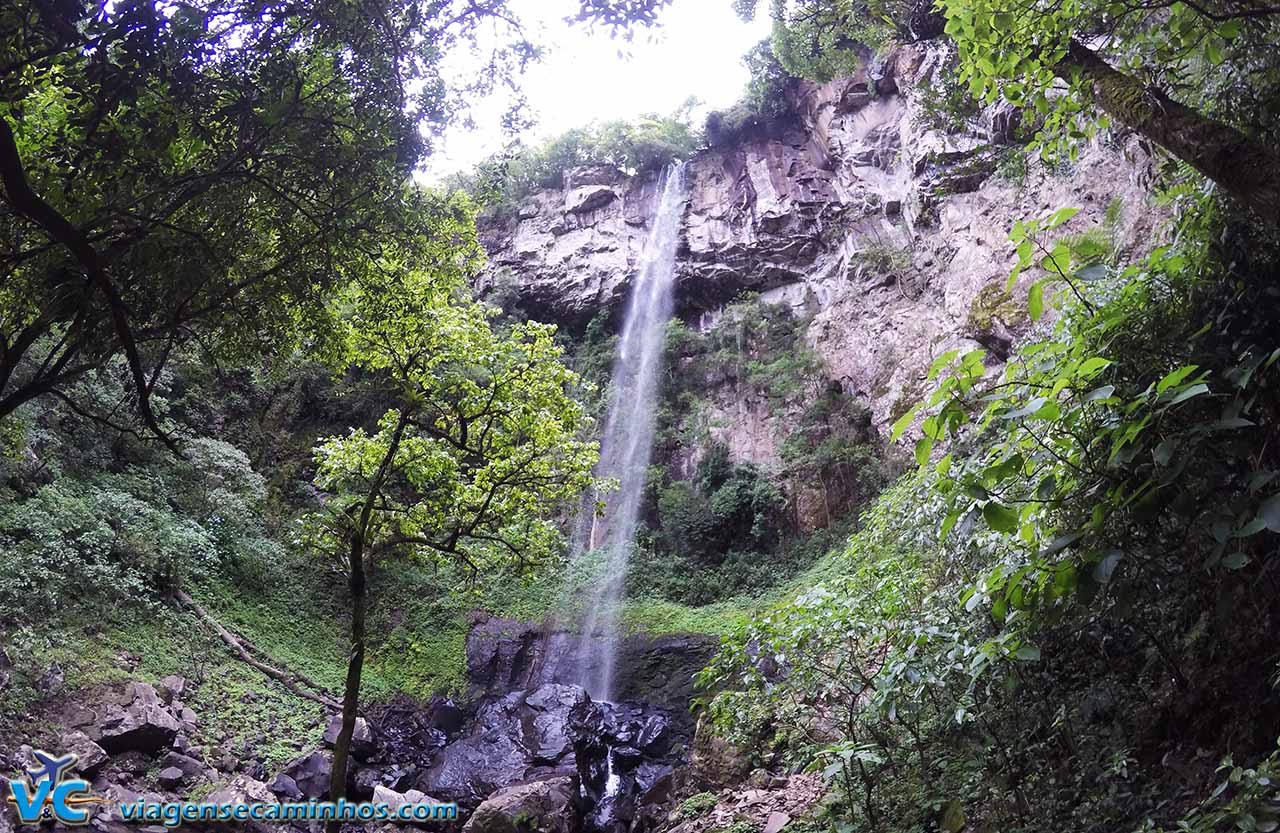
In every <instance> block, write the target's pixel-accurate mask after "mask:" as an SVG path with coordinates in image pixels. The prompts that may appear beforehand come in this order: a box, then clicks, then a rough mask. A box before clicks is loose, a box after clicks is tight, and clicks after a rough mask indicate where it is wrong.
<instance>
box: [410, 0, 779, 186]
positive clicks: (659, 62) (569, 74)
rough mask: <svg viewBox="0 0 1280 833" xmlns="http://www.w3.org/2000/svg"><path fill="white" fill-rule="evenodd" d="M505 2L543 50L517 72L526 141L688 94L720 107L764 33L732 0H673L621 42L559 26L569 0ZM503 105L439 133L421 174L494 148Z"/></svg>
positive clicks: (488, 106) (573, 7)
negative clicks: (526, 114) (654, 22)
mask: <svg viewBox="0 0 1280 833" xmlns="http://www.w3.org/2000/svg"><path fill="white" fill-rule="evenodd" d="M511 7H512V8H513V10H515V11H516V12H517V13H518V15H519V16H520V18H521V19H522V20H523V21H525V23H526V24H527V25H528V26H529V27H530V31H531V32H533V33H534V34H533V37H532V39H533V40H534V41H535V42H537V43H540V44H544V45H545V46H546V47H547V55H546V57H544V58H543V60H542V61H541V62H539V63H538V64H536V65H533V66H532V67H531V68H530V69H529V71H528V72H527V73H526V74H525V76H524V81H523V89H524V92H525V96H526V98H527V99H528V102H529V107H530V110H531V111H532V115H533V116H534V117H535V118H536V119H537V124H536V125H535V126H534V127H533V128H532V129H531V130H530V131H528V132H527V133H525V134H524V136H523V138H524V140H525V141H526V142H530V141H536V140H538V139H544V138H548V137H550V136H554V135H557V134H559V133H562V132H564V131H565V130H568V129H569V128H571V127H578V126H581V125H585V124H587V123H589V122H592V121H608V120H610V119H630V118H634V117H636V116H639V115H641V114H643V113H661V114H668V113H671V112H672V111H674V110H675V109H676V108H678V107H679V106H680V105H681V104H682V103H684V101H685V99H687V98H688V97H689V96H691V95H692V96H695V97H697V98H698V99H700V100H702V101H703V102H704V104H705V109H706V110H710V109H718V108H723V107H727V106H729V105H731V104H733V103H734V102H735V101H737V100H738V98H739V96H740V95H741V94H742V90H743V87H744V86H745V85H746V83H747V70H746V67H745V66H744V65H743V63H742V56H743V55H744V54H745V53H746V52H747V50H749V49H750V48H751V47H752V46H754V45H755V44H756V43H758V42H759V41H760V40H761V39H762V38H765V37H767V36H768V34H769V16H768V15H767V14H760V15H757V17H756V20H755V21H753V22H752V23H743V22H742V21H741V20H739V19H738V16H737V15H736V14H734V11H733V3H732V0H674V2H673V3H672V4H671V5H670V6H668V7H667V8H666V9H664V10H663V11H662V12H661V15H660V18H659V24H660V26H659V27H658V28H655V29H653V30H651V31H650V32H648V33H646V32H645V31H643V30H639V31H637V33H636V35H635V38H634V40H633V41H632V42H631V43H627V42H625V41H623V40H621V39H620V38H619V39H617V40H614V39H611V38H610V37H609V35H608V33H607V32H606V31H596V32H591V31H588V30H587V29H586V28H585V27H584V26H582V25H577V26H571V25H569V24H567V23H565V22H564V18H566V17H568V16H569V15H571V14H573V13H574V12H576V11H577V9H578V7H579V5H578V0H511ZM620 50H621V52H622V54H619V53H620ZM505 106H506V101H505V99H502V100H494V101H489V102H484V103H481V104H478V105H476V106H475V108H474V110H473V113H472V117H473V119H474V121H475V122H476V126H475V128H474V129H471V130H467V129H465V128H454V129H453V131H451V132H450V133H449V134H447V135H446V136H445V139H444V142H443V146H441V147H438V148H437V150H436V152H435V153H434V154H433V156H432V159H431V161H430V163H429V167H428V170H427V171H426V172H425V176H424V178H425V179H428V180H431V179H436V178H437V177H440V176H443V175H445V174H448V173H451V172H453V171H457V170H462V169H467V168H470V167H472V166H473V165H475V164H476V163H477V162H479V161H481V160H482V159H484V158H485V157H487V156H488V155H490V154H492V153H494V152H496V151H498V150H501V149H502V146H503V144H504V137H503V135H502V130H501V117H502V113H503V112H504V110H505ZM702 112H705V110H704V111H702Z"/></svg>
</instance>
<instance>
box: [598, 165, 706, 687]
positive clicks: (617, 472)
mask: <svg viewBox="0 0 1280 833" xmlns="http://www.w3.org/2000/svg"><path fill="white" fill-rule="evenodd" d="M684 204H685V185H684V168H683V166H682V165H681V164H680V163H676V164H674V165H672V166H671V167H669V168H668V169H667V170H666V171H665V172H664V175H663V178H662V180H661V182H660V197H659V200H658V210H657V213H656V215H655V216H654V219H653V228H651V229H650V231H649V237H648V239H647V240H646V241H645V245H644V250H643V252H642V254H641V263H640V269H639V274H638V275H637V276H636V279H635V281H634V282H633V284H632V287H631V297H630V299H629V300H628V302H627V311H626V318H625V320H624V321H623V325H622V333H621V336H620V338H619V341H618V348H617V353H616V355H615V356H614V363H613V394H612V398H611V399H610V402H609V413H608V416H607V417H606V419H605V424H604V431H603V434H602V436H601V441H600V463H599V465H598V467H597V469H596V473H597V475H598V476H599V477H602V478H613V479H616V480H617V482H618V490H617V491H616V492H614V493H612V494H610V495H608V496H607V499H606V502H605V510H604V514H603V515H600V516H597V515H596V514H595V512H594V507H588V509H586V510H584V512H586V513H587V514H586V515H585V516H584V518H583V519H582V521H583V522H582V523H581V524H580V525H579V528H580V533H579V541H578V549H579V551H580V552H585V551H588V550H594V549H598V548H601V547H603V548H604V550H605V563H604V571H603V573H602V574H601V576H600V578H599V579H598V584H597V587H596V590H597V592H596V594H595V599H594V605H593V606H592V608H591V609H590V611H589V612H588V613H587V616H586V618H585V620H584V622H583V626H582V650H581V652H580V659H581V663H582V666H581V667H582V669H583V679H582V680H581V681H580V682H581V685H582V687H583V688H585V689H586V690H587V692H588V693H589V694H590V695H591V696H592V697H593V698H595V699H597V700H609V699H610V697H611V695H612V693H613V691H612V689H613V668H614V663H615V660H616V654H617V642H618V606H619V603H620V602H621V600H622V582H623V578H624V577H625V575H626V569H627V556H628V554H629V551H630V549H631V546H632V544H633V542H634V541H635V533H636V524H637V522H638V521H639V515H640V497H641V494H642V493H643V491H644V486H645V479H646V477H647V474H648V468H649V456H650V453H651V452H652V450H653V432H654V415H655V412H656V410H657V398H658V377H659V373H660V370H661V367H662V348H663V342H664V340H665V334H666V325H667V321H668V319H670V318H671V313H672V307H673V299H672V294H673V293H672V288H673V283H674V277H675V261H676V247H677V245H678V244H679V239H680V222H681V218H682V217H683V214H684Z"/></svg>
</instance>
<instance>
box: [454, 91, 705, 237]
mask: <svg viewBox="0 0 1280 833" xmlns="http://www.w3.org/2000/svg"><path fill="white" fill-rule="evenodd" d="M695 103H696V102H694V101H693V100H690V101H688V102H686V103H685V105H684V106H683V107H681V108H680V109H679V110H677V111H676V112H675V113H672V114H671V115H669V116H660V115H658V114H656V113H650V114H648V115H645V116H643V117H641V118H640V119H638V120H636V121H630V122H628V121H611V122H605V123H603V124H598V125H591V126H589V127H576V128H573V129H571V130H568V131H566V132H564V133H562V134H560V135H559V136H556V137H554V138H551V139H548V140H547V141H546V142H543V143H542V144H540V145H535V146H517V147H515V148H514V149H512V150H509V151H507V152H504V153H502V154H499V155H497V156H494V157H493V158H491V159H488V160H486V161H485V162H483V163H481V164H480V165H479V166H477V167H476V169H475V170H474V171H473V172H471V173H469V174H465V175H459V176H458V177H456V178H455V181H454V182H453V183H452V184H453V186H455V187H459V188H462V189H463V190H465V191H467V192H468V193H470V194H472V195H473V196H474V197H475V198H476V200H477V201H478V202H479V203H480V204H481V205H482V206H485V207H486V208H488V209H489V210H490V211H493V212H496V213H507V212H511V211H514V210H515V209H516V207H517V206H518V205H519V204H520V202H521V201H522V200H523V199H525V198H526V197H527V196H529V195H530V194H532V193H533V192H534V191H537V190H539V189H542V188H561V187H564V175H565V173H566V172H567V171H569V170H571V169H573V168H577V167H580V166H583V165H608V166H611V167H613V168H617V169H619V170H620V171H623V172H625V173H628V174H637V173H645V172H649V171H656V170H659V169H661V168H662V167H664V166H665V165H668V164H670V163H671V162H673V161H675V160H677V159H687V158H688V157H689V156H690V155H692V153H693V151H694V150H696V149H697V147H698V145H699V143H700V141H701V138H700V136H699V135H698V132H697V131H696V130H695V129H694V128H693V127H692V126H691V124H690V117H689V111H690V110H691V109H692V108H693V106H694V104H695Z"/></svg>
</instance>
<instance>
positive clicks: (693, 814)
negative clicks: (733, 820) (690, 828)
mask: <svg viewBox="0 0 1280 833" xmlns="http://www.w3.org/2000/svg"><path fill="white" fill-rule="evenodd" d="M718 803H719V799H717V798H716V794H715V793H698V794H697V795H691V796H689V797H688V798H686V799H685V800H684V801H682V802H680V815H682V816H684V817H685V818H687V819H692V818H697V817H698V816H703V815H706V814H707V813H709V812H711V811H712V810H713V809H715V806H716V804H718Z"/></svg>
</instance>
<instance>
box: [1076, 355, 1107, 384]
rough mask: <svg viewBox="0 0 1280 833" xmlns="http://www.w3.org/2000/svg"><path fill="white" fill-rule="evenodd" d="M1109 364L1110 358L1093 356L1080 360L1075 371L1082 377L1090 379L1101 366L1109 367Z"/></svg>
mask: <svg viewBox="0 0 1280 833" xmlns="http://www.w3.org/2000/svg"><path fill="white" fill-rule="evenodd" d="M1110 366H1111V360H1110V359H1104V358H1102V357H1101V356H1094V357H1092V358H1088V359H1085V360H1084V361H1083V362H1081V363H1080V369H1079V370H1077V371H1076V373H1077V374H1078V375H1079V376H1081V377H1083V378H1086V379H1092V378H1093V377H1094V376H1096V375H1097V374H1098V372H1099V371H1101V370H1102V369H1103V368H1106V367H1110Z"/></svg>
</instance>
